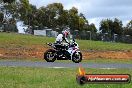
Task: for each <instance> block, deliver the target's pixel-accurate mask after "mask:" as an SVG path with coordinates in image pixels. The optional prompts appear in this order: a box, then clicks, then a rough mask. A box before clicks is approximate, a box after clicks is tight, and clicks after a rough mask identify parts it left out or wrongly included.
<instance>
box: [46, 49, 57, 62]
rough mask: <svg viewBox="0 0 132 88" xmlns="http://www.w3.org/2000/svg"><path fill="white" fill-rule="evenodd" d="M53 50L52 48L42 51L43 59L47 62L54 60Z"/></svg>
mask: <svg viewBox="0 0 132 88" xmlns="http://www.w3.org/2000/svg"><path fill="white" fill-rule="evenodd" d="M55 54H56V53H55V50H53V49H49V50H47V51H46V52H45V53H44V59H45V60H46V61H47V62H54V61H55V60H56V58H55Z"/></svg>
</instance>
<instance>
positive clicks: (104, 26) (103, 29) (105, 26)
mask: <svg viewBox="0 0 132 88" xmlns="http://www.w3.org/2000/svg"><path fill="white" fill-rule="evenodd" d="M99 30H100V31H101V33H108V32H109V24H108V19H106V20H102V21H101V22H100V28H99Z"/></svg>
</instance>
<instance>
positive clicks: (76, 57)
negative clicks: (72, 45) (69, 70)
mask: <svg viewBox="0 0 132 88" xmlns="http://www.w3.org/2000/svg"><path fill="white" fill-rule="evenodd" d="M72 61H73V62H75V63H79V62H81V61H82V53H81V52H75V53H74V54H73V56H72Z"/></svg>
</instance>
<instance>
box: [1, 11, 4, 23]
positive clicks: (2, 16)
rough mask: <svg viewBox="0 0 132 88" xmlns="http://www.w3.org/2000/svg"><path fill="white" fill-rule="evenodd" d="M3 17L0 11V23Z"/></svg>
mask: <svg viewBox="0 0 132 88" xmlns="http://www.w3.org/2000/svg"><path fill="white" fill-rule="evenodd" d="M3 19H4V14H3V13H0V23H2V21H3Z"/></svg>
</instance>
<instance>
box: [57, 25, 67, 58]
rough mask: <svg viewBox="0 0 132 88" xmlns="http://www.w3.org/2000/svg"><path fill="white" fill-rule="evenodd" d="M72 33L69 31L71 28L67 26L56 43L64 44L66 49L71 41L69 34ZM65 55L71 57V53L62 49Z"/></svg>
mask: <svg viewBox="0 0 132 88" xmlns="http://www.w3.org/2000/svg"><path fill="white" fill-rule="evenodd" d="M69 35H70V31H69V28H68V27H67V28H65V29H64V30H63V31H62V34H59V35H58V36H57V37H56V41H55V43H56V44H58V45H60V46H62V47H63V48H65V49H68V46H69V41H68V39H67V38H68V36H69ZM63 42H65V43H66V44H68V46H67V45H66V44H64V43H63ZM62 52H63V53H64V54H65V55H67V56H68V58H69V57H70V53H68V52H67V51H62ZM62 52H61V53H62Z"/></svg>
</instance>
